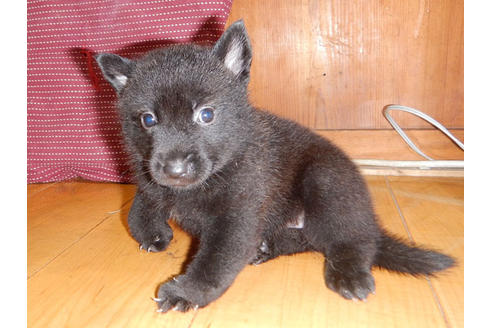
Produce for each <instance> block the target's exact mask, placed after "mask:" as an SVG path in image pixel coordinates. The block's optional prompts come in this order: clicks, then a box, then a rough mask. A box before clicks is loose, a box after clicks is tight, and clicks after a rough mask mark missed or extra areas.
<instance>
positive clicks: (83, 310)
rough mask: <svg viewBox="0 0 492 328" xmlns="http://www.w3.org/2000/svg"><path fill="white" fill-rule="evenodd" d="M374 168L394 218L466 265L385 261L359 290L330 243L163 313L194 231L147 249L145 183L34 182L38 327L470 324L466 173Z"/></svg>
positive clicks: (386, 213) (32, 321)
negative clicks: (335, 270) (142, 224)
mask: <svg viewBox="0 0 492 328" xmlns="http://www.w3.org/2000/svg"><path fill="white" fill-rule="evenodd" d="M366 179H367V181H368V184H369V188H370V191H371V194H372V196H373V200H374V207H375V210H376V212H377V214H378V216H379V219H380V221H381V224H382V225H383V226H384V227H385V228H386V229H388V230H390V231H391V232H393V233H394V234H397V235H399V236H401V237H404V238H407V239H408V240H410V239H411V238H413V239H414V240H415V241H416V242H418V243H423V244H426V245H428V246H430V247H434V248H439V249H442V250H445V251H446V252H447V253H449V254H451V255H453V256H455V257H456V258H458V260H459V261H460V262H459V265H458V267H456V268H454V269H452V270H450V271H449V272H447V273H446V274H444V275H443V276H440V277H438V278H432V279H431V280H430V281H431V283H429V281H427V280H426V279H417V278H413V277H407V276H402V275H398V274H394V273H389V272H386V271H383V270H376V269H375V270H374V275H375V279H376V295H370V297H369V298H368V300H367V302H353V301H346V300H344V299H342V298H341V297H340V296H338V295H336V294H335V293H333V292H331V291H330V290H328V289H327V288H326V287H325V284H324V281H323V275H322V272H323V257H322V256H321V255H320V254H314V253H307V254H297V255H294V256H284V257H280V258H277V259H275V260H272V261H270V262H267V263H264V264H262V265H259V266H248V267H247V268H246V269H245V270H243V272H241V274H240V275H239V276H238V277H237V279H236V281H235V282H234V284H233V285H232V286H231V288H230V289H229V290H227V292H226V293H225V294H224V295H223V296H222V297H221V298H219V299H218V300H217V301H215V302H213V303H212V304H210V305H209V306H208V307H206V308H203V309H200V310H198V311H191V312H188V313H185V314H183V313H179V312H172V311H171V312H169V313H167V314H159V313H156V312H155V309H156V307H155V304H154V302H153V301H152V300H151V299H150V297H151V296H155V292H156V288H157V286H158V285H159V284H160V283H161V282H164V281H166V280H167V279H170V278H171V277H172V276H173V275H176V274H178V273H180V272H182V271H183V270H184V267H183V263H184V262H185V261H186V260H187V257H188V252H189V249H190V245H191V238H190V237H189V236H188V235H187V234H186V233H184V232H183V231H182V230H181V229H179V227H177V226H175V225H174V224H173V225H172V227H173V230H174V238H173V241H172V242H171V244H170V246H169V248H168V249H167V250H166V251H164V252H162V253H151V254H149V253H147V252H144V251H139V249H138V244H137V243H136V242H135V241H134V240H133V239H131V237H130V236H129V233H128V229H127V226H126V216H127V214H128V210H129V207H130V204H131V200H132V197H133V193H134V190H135V188H134V186H132V185H119V184H96V183H86V182H69V183H58V184H55V185H53V186H50V187H48V188H43V189H40V188H39V187H37V186H36V185H29V186H28V194H29V192H30V191H31V196H29V197H28V231H27V233H28V279H27V287H28V295H27V296H28V327H327V326H332V327H333V326H334V327H462V326H463V274H462V273H463V262H462V259H463V208H462V207H463V206H462V203H463V179H449V178H438V179H429V178H425V179H424V178H414V177H412V178H401V177H399V178H394V177H393V178H390V177H388V178H386V177H379V176H372V177H366ZM34 191H36V192H34ZM398 208H399V209H400V212H399V211H398ZM400 213H401V214H400ZM401 215H402V216H403V219H404V221H403V220H402V217H401ZM409 234H410V235H409Z"/></svg>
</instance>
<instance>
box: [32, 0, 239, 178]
mask: <svg viewBox="0 0 492 328" xmlns="http://www.w3.org/2000/svg"><path fill="white" fill-rule="evenodd" d="M231 3H232V0H229V1H227V0H223V1H182V0H176V1H162V0H149V1H144V0H137V1H130V0H127V1H121V0H119V1H110V0H107V1H105V0H82V1H71V0H60V1H34V0H32V1H31V0H29V1H28V3H27V61H28V62H27V180H28V183H35V182H50V181H60V180H66V179H71V178H76V177H81V178H85V179H89V180H95V181H116V182H128V181H130V179H131V178H130V177H131V174H130V171H129V167H128V166H127V155H126V153H125V151H124V148H123V146H122V143H121V134H120V127H119V123H118V116H117V112H116V109H115V106H114V105H115V94H114V91H113V90H112V89H111V87H110V86H109V84H108V83H106V82H105V81H103V79H102V76H101V72H100V70H99V69H98V67H97V65H96V63H95V61H94V59H93V54H94V53H98V52H113V53H117V54H119V55H122V56H126V57H130V58H131V57H135V56H138V55H140V54H142V53H144V52H147V51H149V50H151V49H154V48H158V47H162V46H165V45H168V44H171V43H176V42H179V43H181V42H196V43H202V44H212V43H214V42H215V41H216V40H217V39H218V38H219V36H220V35H221V34H222V31H223V29H224V25H225V22H226V20H227V17H228V15H229V11H230V7H231Z"/></svg>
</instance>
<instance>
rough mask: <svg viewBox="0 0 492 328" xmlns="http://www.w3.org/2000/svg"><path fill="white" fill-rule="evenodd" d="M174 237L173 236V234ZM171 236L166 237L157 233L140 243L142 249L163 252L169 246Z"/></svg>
mask: <svg viewBox="0 0 492 328" xmlns="http://www.w3.org/2000/svg"><path fill="white" fill-rule="evenodd" d="M171 238H172V236H171ZM171 238H166V237H163V236H161V235H155V236H153V237H151V238H149V239H148V240H143V241H142V242H141V244H140V249H141V250H142V249H144V250H146V251H147V252H149V253H150V252H154V253H157V252H161V251H163V250H165V249H166V248H167V246H168V245H169V242H170V241H171Z"/></svg>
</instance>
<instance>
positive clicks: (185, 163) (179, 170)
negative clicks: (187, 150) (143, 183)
mask: <svg viewBox="0 0 492 328" xmlns="http://www.w3.org/2000/svg"><path fill="white" fill-rule="evenodd" d="M192 158H193V154H188V155H177V156H174V157H172V158H168V159H167V160H166V161H165V162H164V167H163V170H164V174H165V175H166V176H168V177H169V178H172V179H182V178H187V177H189V176H190V175H191V173H192V171H193V163H192Z"/></svg>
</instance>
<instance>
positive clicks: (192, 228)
mask: <svg viewBox="0 0 492 328" xmlns="http://www.w3.org/2000/svg"><path fill="white" fill-rule="evenodd" d="M224 208H225V206H221V204H220V202H219V201H216V200H213V199H202V198H194V199H188V198H185V199H177V200H176V201H175V202H174V205H173V207H172V208H171V211H170V217H171V219H173V220H174V221H176V223H178V224H179V225H180V226H181V228H183V229H184V230H185V231H187V232H189V233H190V234H192V235H195V236H199V235H200V233H201V231H202V230H203V228H204V227H205V226H209V225H213V224H214V222H215V221H216V218H218V217H220V216H221V215H224V212H226V211H225V210H224Z"/></svg>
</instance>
